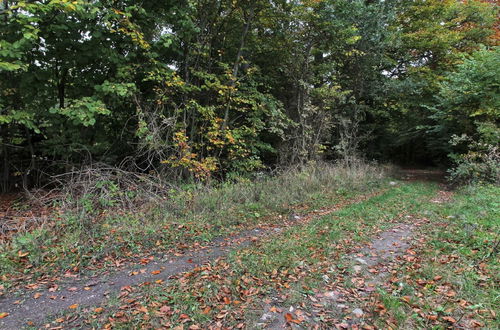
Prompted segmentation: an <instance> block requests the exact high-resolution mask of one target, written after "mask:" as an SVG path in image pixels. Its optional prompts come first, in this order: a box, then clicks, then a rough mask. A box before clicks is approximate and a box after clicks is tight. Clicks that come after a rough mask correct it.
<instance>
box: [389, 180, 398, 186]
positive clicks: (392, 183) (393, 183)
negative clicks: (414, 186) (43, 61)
mask: <svg viewBox="0 0 500 330" xmlns="http://www.w3.org/2000/svg"><path fill="white" fill-rule="evenodd" d="M389 184H390V185H391V186H395V185H397V183H396V182H394V181H391V182H389Z"/></svg>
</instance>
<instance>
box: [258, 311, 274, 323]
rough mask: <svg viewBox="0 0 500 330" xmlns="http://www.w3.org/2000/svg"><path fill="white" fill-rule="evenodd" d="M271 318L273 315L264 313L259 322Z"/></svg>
mask: <svg viewBox="0 0 500 330" xmlns="http://www.w3.org/2000/svg"><path fill="white" fill-rule="evenodd" d="M272 318H273V314H271V313H265V314H263V315H262V316H261V318H260V320H261V321H264V322H266V321H267V320H270V319H272Z"/></svg>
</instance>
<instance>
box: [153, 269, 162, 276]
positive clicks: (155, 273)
mask: <svg viewBox="0 0 500 330" xmlns="http://www.w3.org/2000/svg"><path fill="white" fill-rule="evenodd" d="M160 273H161V270H153V271H152V272H151V274H153V275H158V274H160Z"/></svg>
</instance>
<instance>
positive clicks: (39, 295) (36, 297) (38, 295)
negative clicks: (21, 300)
mask: <svg viewBox="0 0 500 330" xmlns="http://www.w3.org/2000/svg"><path fill="white" fill-rule="evenodd" d="M41 296H42V294H41V293H40V292H37V293H35V294H34V295H33V298H35V299H38V298H40V297H41Z"/></svg>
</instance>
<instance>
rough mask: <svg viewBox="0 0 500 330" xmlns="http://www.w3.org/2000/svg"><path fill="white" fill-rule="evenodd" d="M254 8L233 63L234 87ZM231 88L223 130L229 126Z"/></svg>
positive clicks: (231, 83) (232, 78)
mask: <svg viewBox="0 0 500 330" xmlns="http://www.w3.org/2000/svg"><path fill="white" fill-rule="evenodd" d="M254 14H255V13H254V9H253V7H251V8H250V12H249V14H248V17H247V19H246V22H245V26H244V27H243V31H242V34H241V42H240V47H239V48H238V52H237V53H236V60H235V62H234V65H233V72H232V74H231V81H230V83H229V86H230V87H231V88H232V87H234V86H236V80H237V79H238V71H239V68H240V62H241V56H242V55H243V48H244V47H245V42H246V38H247V35H248V31H249V30H250V25H251V24H252V20H253V18H254ZM231 96H232V95H231V90H230V91H229V96H228V100H227V104H226V110H225V112H224V121H223V123H222V131H224V130H226V128H227V123H228V121H229V109H230V107H231Z"/></svg>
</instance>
